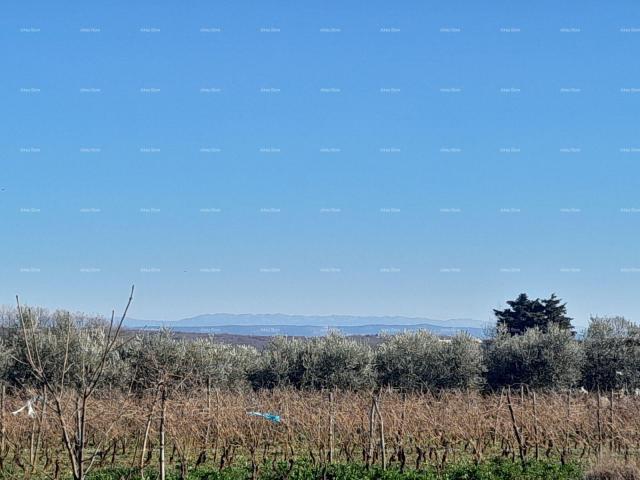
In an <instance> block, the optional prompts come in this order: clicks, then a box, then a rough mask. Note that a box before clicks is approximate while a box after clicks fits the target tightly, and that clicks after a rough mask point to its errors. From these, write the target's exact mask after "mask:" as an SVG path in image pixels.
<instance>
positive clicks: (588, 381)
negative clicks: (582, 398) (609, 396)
mask: <svg viewBox="0 0 640 480" xmlns="http://www.w3.org/2000/svg"><path fill="white" fill-rule="evenodd" d="M582 375H583V381H584V384H585V386H586V387H587V388H589V389H597V388H600V389H603V390H611V389H620V388H625V389H636V388H640V327H638V325H636V324H634V323H632V322H630V321H629V320H626V319H625V318H624V317H592V318H591V321H590V323H589V327H588V329H587V332H586V335H585V338H584V365H583V369H582Z"/></svg>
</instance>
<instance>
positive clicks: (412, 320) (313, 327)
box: [125, 313, 485, 337]
mask: <svg viewBox="0 0 640 480" xmlns="http://www.w3.org/2000/svg"><path fill="white" fill-rule="evenodd" d="M484 323H485V322H483V321H481V320H473V319H452V320H433V319H427V318H417V317H399V316H385V317H375V316H355V315H285V314H279V313H276V314H228V313H215V314H206V315H198V316H195V317H190V318H184V319H181V320H175V321H158V320H137V319H127V320H126V322H125V325H126V326H127V327H128V328H135V329H143V328H144V329H150V330H155V329H159V328H162V327H164V328H169V329H171V330H174V331H176V332H189V333H213V334H216V333H227V334H235V335H264V336H273V335H288V336H304V337H314V336H319V335H325V334H326V333H327V332H328V331H330V330H337V331H340V332H342V333H343V334H345V335H376V334H379V333H383V332H388V333H396V332H402V331H405V330H407V331H411V330H429V331H431V332H433V333H435V334H438V335H455V334H456V333H458V332H461V331H464V332H468V333H469V334H471V335H473V336H474V337H482V336H483V333H484Z"/></svg>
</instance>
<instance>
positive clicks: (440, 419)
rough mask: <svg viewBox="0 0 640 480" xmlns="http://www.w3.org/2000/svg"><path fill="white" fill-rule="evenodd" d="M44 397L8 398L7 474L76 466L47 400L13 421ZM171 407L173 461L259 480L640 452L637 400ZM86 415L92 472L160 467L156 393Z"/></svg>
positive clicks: (289, 399)
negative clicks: (308, 467)
mask: <svg viewBox="0 0 640 480" xmlns="http://www.w3.org/2000/svg"><path fill="white" fill-rule="evenodd" d="M35 393H36V392H31V393H30V394H28V393H26V392H22V393H17V394H14V395H6V396H5V398H4V400H3V405H2V438H1V440H0V462H1V465H0V468H1V469H2V470H3V471H5V472H9V471H11V472H14V474H15V475H16V477H15V478H29V477H31V476H34V475H35V474H40V473H43V472H46V473H47V474H48V476H50V477H51V478H63V477H62V473H63V471H64V470H66V468H65V465H66V464H67V463H68V459H67V456H66V454H65V451H64V448H65V447H64V444H63V442H62V439H61V438H60V428H59V426H58V423H57V422H58V419H57V418H56V416H55V415H52V414H51V412H50V411H49V408H50V407H47V408H44V409H43V408H42V406H43V402H42V401H38V402H37V403H36V405H35V406H36V408H35V412H34V413H35V415H34V416H33V417H29V416H28V415H27V413H26V411H22V412H21V413H19V414H17V415H12V414H11V413H9V412H11V411H13V410H16V409H18V408H19V407H20V406H22V405H24V402H25V399H26V398H28V397H29V396H30V395H31V394H35ZM67 401H69V402H71V399H70V398H68V399H67ZM71 407H72V405H71ZM164 410H165V416H164V422H165V428H164V430H165V437H166V446H165V451H166V463H167V464H168V465H169V466H177V468H180V469H182V470H183V471H184V472H185V473H186V471H187V470H188V469H190V468H193V467H194V466H198V465H208V466H212V467H215V468H223V467H225V466H229V465H234V464H235V465H237V464H249V465H251V467H252V468H253V470H254V471H255V472H256V473H257V472H258V471H259V470H260V468H261V467H262V466H263V465H265V464H266V463H269V462H273V461H285V462H289V461H292V460H297V459H301V458H304V459H307V460H310V461H311V462H313V463H315V464H324V463H329V462H331V461H334V462H338V461H340V462H356V463H365V464H377V465H380V466H383V467H385V466H395V467H398V468H416V467H417V468H420V467H424V466H426V465H432V466H434V465H435V466H444V465H446V464H448V463H451V462H457V461H460V460H467V461H474V462H480V461H482V460H483V459H486V458H489V457H495V456H503V457H507V458H509V459H512V460H514V461H516V462H520V461H528V460H531V459H535V458H540V459H545V458H550V459H553V460H556V461H561V462H569V461H582V462H585V463H596V461H597V460H598V459H611V458H616V459H618V460H619V461H625V460H628V461H631V460H635V457H636V455H637V454H638V445H640V399H639V398H638V397H635V396H620V395H607V396H604V395H603V396H602V397H600V398H598V395H596V394H592V395H586V394H581V393H579V392H574V393H573V394H570V393H545V394H537V395H534V394H533V393H532V392H527V391H526V389H523V390H517V391H515V390H514V391H511V393H510V394H509V391H508V390H505V391H503V393H502V394H497V395H482V394H480V393H476V392H471V391H470V392H455V391H447V392H442V393H441V394H438V395H434V394H429V393H425V394H407V395H404V394H400V393H395V392H391V391H388V390H387V391H383V392H381V393H379V394H376V395H372V394H371V393H363V392H360V393H351V392H339V391H336V392H333V393H331V394H330V393H327V392H322V391H297V390H273V391H258V392H244V393H234V392H230V391H218V390H214V389H210V390H208V391H207V390H206V389H205V390H201V391H197V392H195V391H194V392H188V393H175V394H173V395H169V396H168V397H167V398H166V403H165V405H164ZM251 410H258V411H262V412H277V413H278V414H280V415H281V416H282V422H281V423H274V422H270V421H268V420H265V419H263V418H259V417H253V416H250V415H248V414H247V412H248V411H251ZM68 411H69V412H73V408H69V409H68ZM87 412H90V413H89V416H88V418H87V419H86V439H87V449H86V450H87V453H86V455H87V461H88V463H89V464H92V466H93V468H94V469H100V468H102V467H108V466H115V465H118V466H128V467H133V468H138V469H139V468H141V467H142V468H149V469H154V470H156V469H157V466H158V462H159V451H160V438H161V435H160V433H161V432H160V428H161V417H162V415H161V413H162V402H161V398H160V396H159V395H158V394H157V392H151V393H150V394H148V395H144V396H134V395H127V394H125V393H122V392H101V393H100V394H99V395H98V396H96V397H94V398H93V399H92V400H91V405H90V408H89V409H87ZM67 421H68V423H69V424H72V423H73V419H72V418H68V419H67Z"/></svg>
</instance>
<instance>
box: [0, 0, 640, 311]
mask: <svg viewBox="0 0 640 480" xmlns="http://www.w3.org/2000/svg"><path fill="white" fill-rule="evenodd" d="M638 47H640V5H639V4H638V3H637V2H634V1H631V0H629V1H617V2H613V3H611V4H606V5H604V4H601V3H599V2H578V1H568V2H562V4H558V2H551V1H544V2H535V4H534V3H532V2H513V1H511V2H506V1H505V2H500V1H496V2H490V3H480V2H473V1H428V2H424V1H406V2H391V1H367V2H364V1H362V2H358V1H355V2H338V1H325V2H319V1H312V2H290V1H281V2H275V1H267V2H247V1H233V2H232V1H229V2H221V1H216V2H212V1H190V2H176V1H172V2H169V1H161V2H158V1H155V2H151V1H136V2H126V1H111V2H64V4H59V3H58V4H55V5H54V4H52V2H44V1H38V2H30V1H20V2H17V1H13V2H5V3H3V5H2V6H1V7H0V53H1V54H0V72H1V74H0V106H1V108H0V128H1V130H0V131H1V132H2V140H1V141H0V166H1V167H2V168H0V188H2V189H3V190H2V191H0V219H1V220H2V223H1V224H2V230H1V233H0V304H12V302H13V299H14V295H15V294H16V293H19V294H20V295H21V296H22V297H23V299H24V301H26V302H28V303H31V304H38V305H44V306H48V307H52V308H55V307H65V308H70V309H73V310H83V311H88V312H96V313H106V312H108V311H110V309H111V308H112V307H119V306H120V305H122V304H123V303H124V302H125V300H126V296H127V292H128V288H129V285H131V284H132V283H135V284H136V289H137V295H136V300H135V303H134V306H133V309H132V315H133V316H135V317H137V318H149V319H151V318H153V319H176V318H180V317H185V316H190V315H194V314H198V313H205V312H211V313H213V312H237V313H251V312H254V313H263V312H282V313H298V314H331V313H340V314H366V315H411V316H425V317H432V318H454V317H473V318H478V319H490V318H491V309H492V308H495V307H498V306H500V305H501V304H503V302H504V301H505V300H507V299H510V298H513V297H515V296H516V295H517V294H518V293H520V292H528V293H529V294H531V295H532V296H545V295H549V294H550V293H551V292H556V293H557V294H558V295H559V296H560V297H561V298H563V299H565V300H566V301H567V302H568V307H569V313H570V314H571V315H572V316H574V317H575V318H576V322H577V323H578V324H584V323H585V322H586V321H587V319H588V316H589V315H590V314H621V315H625V316H627V317H629V318H631V319H634V320H638V319H640V306H639V304H638V300H637V298H638V293H637V292H638V291H639V287H640V249H639V247H638V233H639V232H640V194H639V193H638V180H639V179H640V136H639V134H640V128H639V120H640V116H639V115H638V112H639V107H640V64H639V63H638V61H637V58H636V57H637V55H636V52H638V51H639V50H638Z"/></svg>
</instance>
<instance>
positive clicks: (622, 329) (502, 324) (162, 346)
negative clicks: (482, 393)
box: [0, 294, 640, 392]
mask: <svg viewBox="0 0 640 480" xmlns="http://www.w3.org/2000/svg"><path fill="white" fill-rule="evenodd" d="M507 304H508V308H506V309H504V310H496V311H495V315H496V325H495V328H493V329H492V331H491V332H489V335H488V338H487V339H485V340H483V341H479V340H477V339H475V338H472V337H471V336H469V335H467V334H465V333H461V334H458V335H456V336H454V337H451V338H447V339H443V338H440V337H438V336H436V335H434V334H432V333H429V332H427V331H417V332H405V333H400V334H394V335H382V338H381V341H380V343H379V344H378V345H376V346H370V345H368V344H366V343H364V342H363V341H362V340H361V339H358V338H354V337H345V336H342V335H340V334H338V333H330V334H328V335H327V336H325V337H318V338H310V339H298V338H285V337H276V338H274V339H273V340H272V341H271V342H270V343H269V344H268V346H267V347H266V348H265V349H264V350H262V351H258V350H256V349H255V348H253V347H249V346H239V345H227V344H223V343H219V342H217V341H216V339H215V337H211V338H198V339H195V340H189V339H183V338H179V337H177V336H175V335H174V334H172V333H171V332H170V331H167V330H164V331H160V332H145V333H132V332H126V331H125V332H120V334H119V335H117V333H118V332H114V327H113V321H112V322H109V321H105V320H104V319H101V318H95V317H90V316H86V315H83V314H74V313H70V312H67V311H55V312H50V311H47V310H44V309H39V308H22V309H21V310H18V309H5V310H3V311H1V312H0V325H1V335H0V380H2V382H4V384H5V385H7V386H9V387H17V388H24V387H34V388H41V387H42V382H43V381H45V380H46V381H47V382H50V383H51V384H52V385H56V384H66V385H70V386H72V387H73V388H76V389H81V388H86V387H87V381H88V380H92V379H96V380H97V381H96V382H95V383H96V384H95V385H94V386H92V387H91V388H92V389H98V390H103V389H120V390H122V391H133V392H144V391H147V390H153V389H154V388H157V386H158V385H160V384H162V385H163V386H165V388H170V389H176V390H188V389H193V388H200V387H210V388H218V389H232V390H241V389H250V388H253V389H269V388H276V387H292V388H298V389H333V388H338V389H348V390H366V389H372V388H377V387H387V386H389V387H393V388H396V389H399V390H403V391H427V390H441V389H479V390H494V389H500V388H502V387H504V386H513V385H527V386H529V387H530V388H535V389H566V388H585V389H587V390H596V389H600V390H603V391H604V390H613V389H624V390H626V391H628V392H640V390H636V389H640V328H639V327H638V326H637V325H635V324H634V323H632V322H630V321H628V320H626V319H624V318H622V317H593V318H591V320H590V324H589V326H588V328H587V330H586V331H585V332H584V334H583V335H576V334H575V332H574V329H573V327H572V325H571V320H572V319H570V318H568V317H567V316H566V305H565V304H562V303H561V302H560V300H559V299H558V298H557V297H556V296H555V295H552V296H551V297H550V298H548V299H530V298H528V297H527V295H525V294H521V295H520V296H519V297H518V298H516V299H515V300H513V301H510V302H507ZM117 323H118V322H116V324H117ZM114 333H116V335H115V336H114ZM115 337H118V340H117V341H116V340H115ZM109 345H110V347H109V348H106V347H107V346H109ZM34 352H37V358H34ZM34 363H35V364H36V365H35V366H36V367H37V368H34ZM98 369H99V374H98Z"/></svg>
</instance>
